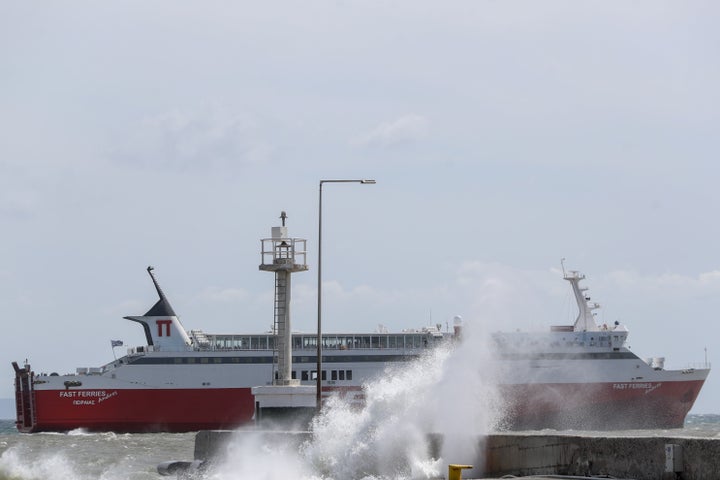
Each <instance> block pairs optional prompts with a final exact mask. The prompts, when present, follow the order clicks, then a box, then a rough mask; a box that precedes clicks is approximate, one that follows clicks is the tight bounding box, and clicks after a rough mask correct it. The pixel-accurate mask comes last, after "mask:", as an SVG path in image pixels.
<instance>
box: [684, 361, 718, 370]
mask: <svg viewBox="0 0 720 480" xmlns="http://www.w3.org/2000/svg"><path fill="white" fill-rule="evenodd" d="M711 366H712V365H711V364H710V363H708V362H693V363H688V364H686V365H685V367H684V368H682V370H706V369H710V368H711Z"/></svg>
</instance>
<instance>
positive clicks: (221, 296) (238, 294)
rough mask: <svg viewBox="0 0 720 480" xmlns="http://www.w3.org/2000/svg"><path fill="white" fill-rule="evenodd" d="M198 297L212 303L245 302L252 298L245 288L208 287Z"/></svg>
mask: <svg viewBox="0 0 720 480" xmlns="http://www.w3.org/2000/svg"><path fill="white" fill-rule="evenodd" d="M198 298H199V299H200V300H203V301H206V302H212V303H216V302H221V303H243V302H246V301H247V300H249V299H250V294H249V293H248V291H247V290H245V289H243V288H219V287H207V288H205V289H204V290H203V291H202V292H201V293H200V294H199V295H198Z"/></svg>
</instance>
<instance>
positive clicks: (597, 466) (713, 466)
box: [195, 430, 720, 480]
mask: <svg viewBox="0 0 720 480" xmlns="http://www.w3.org/2000/svg"><path fill="white" fill-rule="evenodd" d="M238 436H239V437H244V438H248V437H252V438H256V439H257V441H268V442H271V443H274V442H278V441H285V442H287V441H288V440H289V439H290V440H291V441H292V442H295V443H297V444H298V445H300V444H301V443H303V442H304V441H307V440H311V439H312V433H311V432H302V431H254V430H247V431H242V430H241V431H234V432H230V431H201V432H198V434H197V435H196V437H195V460H201V461H209V462H210V463H212V461H213V459H215V458H217V457H219V456H221V455H222V454H223V453H224V452H225V447H226V446H227V444H228V442H229V441H230V440H231V438H237V437H238ZM446 440H447V439H443V437H442V436H440V435H429V436H428V448H429V455H430V456H432V457H434V458H438V457H439V456H440V451H441V449H442V445H443V444H447V442H446ZM477 441H478V449H477V451H478V452H480V453H479V455H478V458H477V459H476V461H475V462H474V465H475V467H476V469H475V470H474V472H477V471H481V472H482V475H483V476H485V477H501V476H503V475H515V476H528V475H553V474H555V475H578V476H591V475H606V476H611V477H616V478H632V479H635V480H658V479H663V480H669V479H680V480H705V479H715V478H720V439H703V438H675V437H581V436H573V435H541V434H514V433H512V434H493V435H489V436H487V437H482V438H479V439H478V440H477ZM666 445H678V446H679V448H676V449H674V453H675V457H676V459H677V460H678V461H677V462H676V465H677V468H676V471H675V472H666V448H665V447H666ZM678 455H679V457H680V458H679V459H678V458H677V457H678ZM443 456H444V457H445V458H444V459H445V460H446V461H448V462H449V463H456V461H457V460H456V459H453V458H452V452H447V451H446V452H443ZM368 469H369V471H371V470H372V466H368Z"/></svg>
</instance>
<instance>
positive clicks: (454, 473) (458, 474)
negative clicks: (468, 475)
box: [448, 464, 473, 480]
mask: <svg viewBox="0 0 720 480" xmlns="http://www.w3.org/2000/svg"><path fill="white" fill-rule="evenodd" d="M464 468H473V466H472V465H456V464H450V465H448V480H462V471H463V469H464Z"/></svg>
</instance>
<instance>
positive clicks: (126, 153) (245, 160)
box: [112, 105, 273, 170]
mask: <svg viewBox="0 0 720 480" xmlns="http://www.w3.org/2000/svg"><path fill="white" fill-rule="evenodd" d="M261 123H262V122H261V121H260V120H259V119H258V118H256V117H255V116H253V115H250V114H247V113H237V112H231V111H229V110H228V109H226V108H221V107H217V106H214V105H209V106H203V107H201V108H196V109H188V108H186V109H180V108H176V109H172V110H169V111H166V112H163V113H159V114H157V115H153V116H149V117H146V118H144V119H142V120H141V121H140V122H139V123H138V124H137V126H136V127H135V129H134V131H133V132H132V133H130V135H129V136H130V138H129V139H128V140H127V142H125V145H124V146H123V147H121V149H119V150H118V151H116V152H114V153H113V154H112V157H113V158H114V159H115V160H116V161H119V162H121V163H130V164H140V165H142V166H145V167H150V168H171V169H173V170H198V169H200V170H205V169H207V168H215V167H218V168H219V167H222V168H232V167H233V166H240V165H243V164H258V163H263V162H266V161H267V160H268V159H269V158H270V157H271V156H272V153H273V147H272V145H270V143H269V142H267V141H266V140H264V138H263V133H262V129H263V126H262V124H261Z"/></svg>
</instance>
